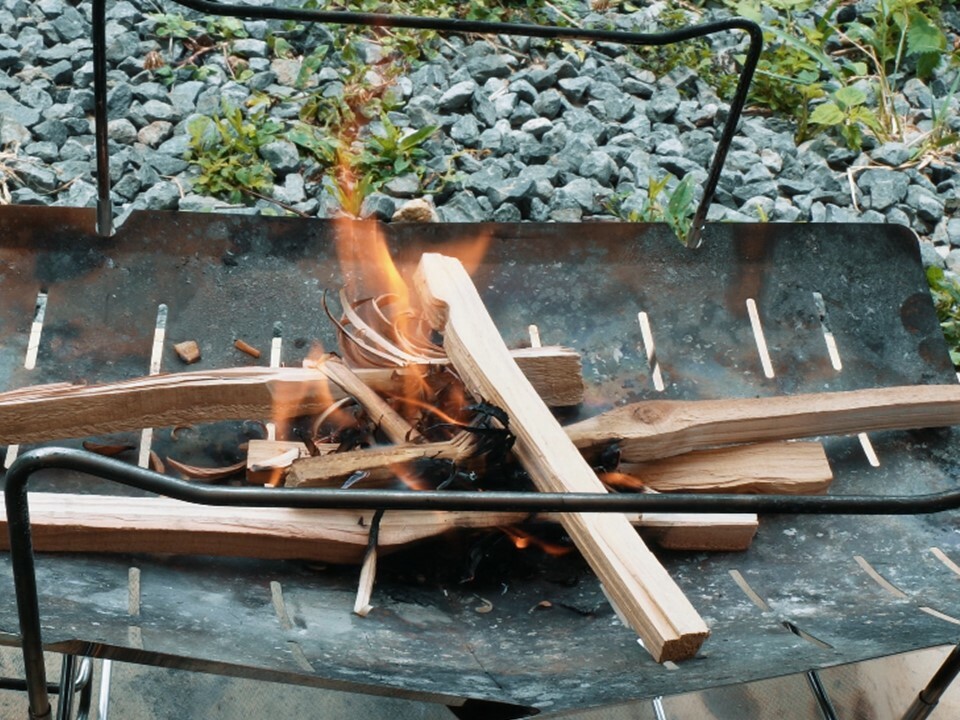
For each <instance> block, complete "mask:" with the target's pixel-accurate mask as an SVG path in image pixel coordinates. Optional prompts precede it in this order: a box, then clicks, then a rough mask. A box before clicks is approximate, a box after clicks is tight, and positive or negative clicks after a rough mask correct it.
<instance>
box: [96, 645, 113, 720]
mask: <svg viewBox="0 0 960 720" xmlns="http://www.w3.org/2000/svg"><path fill="white" fill-rule="evenodd" d="M112 675H113V661H111V660H104V661H103V664H102V665H101V666H100V699H99V701H98V702H97V720H107V717H108V715H109V709H110V680H111V677H112Z"/></svg>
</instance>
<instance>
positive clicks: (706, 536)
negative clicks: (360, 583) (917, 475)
mask: <svg viewBox="0 0 960 720" xmlns="http://www.w3.org/2000/svg"><path fill="white" fill-rule="evenodd" d="M277 492H280V491H279V490H278V491H277ZM29 503H30V527H31V531H32V533H33V535H32V537H33V544H34V548H35V549H36V550H38V551H40V552H81V553H85V552H95V553H154V552H162V553H173V554H177V555H218V556H225V557H248V558H262V559H302V560H313V561H316V562H328V563H343V564H355V563H359V562H361V561H362V560H363V558H364V556H365V554H366V551H367V548H368V547H369V529H370V527H371V523H372V520H373V512H372V511H356V510H296V509H290V508H244V507H216V506H205V505H195V504H193V503H187V502H181V501H180V500H172V499H170V498H163V497H122V496H113V495H109V496H108V495H71V494H64V493H31V494H30V498H29ZM629 519H630V521H631V522H633V523H635V524H636V525H637V527H638V528H639V529H640V531H641V533H643V534H645V535H646V534H647V532H650V533H651V535H650V537H651V539H653V541H654V542H663V543H664V545H665V547H670V548H671V549H677V550H689V551H700V550H719V551H728V550H734V551H736V550H745V549H746V548H747V547H749V545H750V540H751V539H752V538H753V535H754V533H755V532H756V529H757V516H756V515H723V516H718V515H696V516H690V515H685V514H674V513H670V514H659V513H649V514H644V515H631V516H629ZM527 520H529V515H528V514H527V513H508V512H504V513H489V512H429V513H425V512H403V511H395V512H393V511H391V512H389V513H386V514H385V515H384V517H383V520H382V521H381V523H380V532H379V534H378V536H377V549H378V553H381V554H386V553H389V552H395V551H397V550H399V549H402V548H405V547H409V546H410V545H411V544H413V543H416V542H419V541H422V540H425V539H428V538H432V537H436V536H438V535H442V534H443V533H445V532H450V531H451V530H454V529H457V528H464V529H466V528H474V529H483V528H487V529H494V528H498V527H503V526H510V525H516V524H520V523H524V522H525V521H527ZM536 520H537V521H543V522H555V521H556V520H557V517H556V516H555V515H543V516H538V517H537V518H536ZM8 543H9V536H8V534H7V527H6V515H3V514H0V550H6V549H8V548H9V544H8Z"/></svg>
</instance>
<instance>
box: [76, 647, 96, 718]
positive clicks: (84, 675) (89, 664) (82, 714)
mask: <svg viewBox="0 0 960 720" xmlns="http://www.w3.org/2000/svg"><path fill="white" fill-rule="evenodd" d="M73 687H74V690H75V691H76V692H78V693H79V694H80V702H79V703H78V704H77V720H87V718H88V717H90V705H91V704H92V703H93V659H92V658H83V660H82V661H81V662H80V670H79V671H78V672H77V677H76V680H75V681H74V685H73Z"/></svg>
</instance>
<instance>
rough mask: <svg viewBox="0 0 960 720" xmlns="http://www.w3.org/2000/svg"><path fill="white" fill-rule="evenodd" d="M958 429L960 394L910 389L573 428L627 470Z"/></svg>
mask: <svg viewBox="0 0 960 720" xmlns="http://www.w3.org/2000/svg"><path fill="white" fill-rule="evenodd" d="M957 424H960V386H958V385H908V386H904V387H887V388H873V389H869V390H849V391H845V392H830V393H816V394H809V395H792V396H777V397H765V398H744V399H729V400H693V401H687V400H655V401H648V402H640V403H634V404H632V405H625V406H623V407H621V408H617V409H616V410H611V411H610V412H606V413H603V414H601V415H597V416H596V417H593V418H589V419H587V420H583V421H581V422H578V423H574V424H573V425H570V426H568V427H567V432H568V434H569V435H570V437H571V439H572V440H573V442H574V444H576V446H577V447H578V448H580V449H581V450H582V451H583V452H584V453H585V454H586V455H588V456H591V457H592V456H594V455H595V454H596V453H598V452H599V451H600V450H602V449H603V448H604V447H606V446H608V445H609V444H610V443H613V442H615V443H616V444H617V445H618V446H619V448H620V451H621V453H622V457H623V459H624V460H625V461H627V462H643V461H644V460H653V459H659V458H665V457H670V456H671V455H681V454H683V453H686V452H690V451H691V450H696V449H701V448H710V447H716V446H720V445H727V444H731V443H748V442H761V441H765V440H789V439H794V438H803V437H815V436H821V435H852V434H856V433H860V432H871V431H877V430H910V429H916V428H930V427H943V426H947V425H957Z"/></svg>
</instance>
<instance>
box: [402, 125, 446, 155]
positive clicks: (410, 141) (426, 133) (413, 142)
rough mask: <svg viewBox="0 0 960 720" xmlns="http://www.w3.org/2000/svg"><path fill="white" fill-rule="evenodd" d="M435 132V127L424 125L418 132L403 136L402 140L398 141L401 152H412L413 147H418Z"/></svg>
mask: <svg viewBox="0 0 960 720" xmlns="http://www.w3.org/2000/svg"><path fill="white" fill-rule="evenodd" d="M436 131H437V126H436V125H424V126H423V127H422V128H420V129H419V130H416V131H415V132H412V133H410V134H409V135H406V136H404V138H403V140H401V141H400V149H401V150H404V151H406V150H412V149H413V148H415V147H419V146H420V145H421V144H423V142H424V141H425V140H427V138H429V137H430V136H431V135H433V134H434V133H435V132H436Z"/></svg>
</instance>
